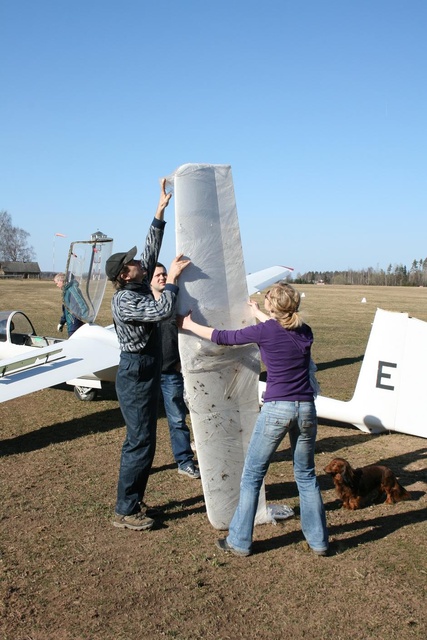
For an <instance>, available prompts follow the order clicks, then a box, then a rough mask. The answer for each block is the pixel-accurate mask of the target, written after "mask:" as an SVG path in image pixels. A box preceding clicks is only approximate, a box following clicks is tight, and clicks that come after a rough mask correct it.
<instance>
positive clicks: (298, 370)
mask: <svg viewBox="0 0 427 640" xmlns="http://www.w3.org/2000/svg"><path fill="white" fill-rule="evenodd" d="M211 340H212V342H216V344H223V345H241V344H250V343H255V344H257V345H258V346H259V348H260V352H261V358H262V360H263V362H264V364H265V366H266V368H267V389H266V392H265V396H264V402H272V401H273V400H286V401H292V402H294V401H297V400H298V401H300V402H311V401H313V399H314V398H313V390H312V388H311V385H310V376H309V365H310V352H311V345H312V343H313V333H312V331H311V328H310V327H309V326H308V325H307V324H303V325H302V327H300V328H299V329H295V330H289V329H284V328H283V327H282V326H281V325H280V324H279V323H278V322H277V321H276V320H267V321H266V322H260V323H259V324H255V325H252V326H250V327H245V328H244V329H239V330H237V331H225V330H224V331H219V330H218V329H214V331H213V333H212V338H211Z"/></svg>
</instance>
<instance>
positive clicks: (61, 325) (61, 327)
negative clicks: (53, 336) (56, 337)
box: [56, 323, 64, 331]
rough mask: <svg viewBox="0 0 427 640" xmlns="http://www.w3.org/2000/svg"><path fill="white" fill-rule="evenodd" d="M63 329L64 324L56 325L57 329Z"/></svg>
mask: <svg viewBox="0 0 427 640" xmlns="http://www.w3.org/2000/svg"><path fill="white" fill-rule="evenodd" d="M63 329H64V325H63V324H61V323H59V324H58V326H57V327H56V330H57V331H62V330H63Z"/></svg>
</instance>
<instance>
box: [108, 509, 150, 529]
mask: <svg viewBox="0 0 427 640" xmlns="http://www.w3.org/2000/svg"><path fill="white" fill-rule="evenodd" d="M153 524H154V520H152V519H151V518H149V517H148V516H146V515H145V513H142V511H139V512H138V513H132V515H130V516H122V515H120V513H115V514H114V520H113V525H114V526H115V527H118V528H119V529H133V530H134V531H145V530H146V529H151V527H152V526H153Z"/></svg>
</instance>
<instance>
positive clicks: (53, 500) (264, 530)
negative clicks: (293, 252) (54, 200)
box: [0, 281, 427, 640]
mask: <svg viewBox="0 0 427 640" xmlns="http://www.w3.org/2000/svg"><path fill="white" fill-rule="evenodd" d="M300 290H301V291H302V292H304V293H305V298H304V300H303V309H304V310H305V311H306V313H307V321H308V322H309V324H311V326H312V327H313V330H314V333H315V339H316V344H315V349H314V358H315V360H316V362H317V363H318V366H319V374H318V378H319V381H320V384H321V387H322V393H323V394H324V395H328V396H332V397H336V398H339V399H342V400H348V399H350V398H351V396H352V393H353V390H354V386H355V384H356V380H357V375H358V371H359V368H360V363H361V358H362V356H363V353H364V349H365V346H366V342H367V339H368V336H369V331H370V326H371V323H372V320H373V317H374V314H375V309H376V307H378V306H379V307H381V308H384V309H390V310H395V311H407V312H409V313H410V314H411V315H414V316H416V317H418V318H420V319H422V320H426V321H427V290H426V289H409V288H389V287H383V288H380V287H372V288H371V287H365V288H363V287H328V286H323V287H315V286H304V287H300ZM110 296H111V291H110V290H109V289H108V290H107V295H106V299H105V302H104V304H103V307H102V310H101V314H100V317H99V322H100V324H108V323H110V322H111V316H110V313H109V298H110ZM363 298H366V301H367V302H366V303H361V300H362V299H363ZM260 300H261V296H260ZM0 307H1V308H2V309H12V308H18V309H20V310H22V311H25V312H26V313H27V314H28V315H29V316H30V318H31V319H32V320H33V322H34V324H35V326H36V329H37V330H38V332H39V333H41V334H45V335H46V334H48V335H55V328H56V324H57V321H58V315H59V310H60V303H59V296H58V290H57V289H56V288H55V287H54V285H53V284H52V283H47V282H28V281H18V282H13V283H12V282H7V281H0ZM414 401H415V402H419V403H420V404H421V405H423V401H424V398H415V399H414ZM0 412H1V418H0V478H1V495H2V505H1V511H0V640H146V639H148V638H150V639H153V640H157V639H161V638H176V639H178V640H197V639H202V638H203V639H206V640H235V639H236V638H243V639H245V640H264V639H265V640H267V639H269V640H276V639H279V638H293V639H295V640H300V639H301V640H302V639H310V640H324V639H325V640H326V639H328V640H329V639H330V638H333V639H334V640H378V639H379V638H387V639H394V638H396V639H398V638H399V639H400V640H409V639H415V638H416V639H420V640H421V638H422V639H424V638H426V637H427V621H426V615H427V614H426V583H427V554H426V548H427V527H426V518H427V472H426V466H427V465H426V459H427V440H426V439H423V438H415V437H411V436H405V435H402V434H396V433H386V434H384V435H380V436H371V435H367V434H364V433H362V432H360V431H358V430H356V429H354V428H351V427H344V426H332V425H331V424H324V423H320V425H319V435H318V442H317V447H316V468H317V472H318V476H319V482H320V484H321V488H322V493H323V497H324V501H325V505H326V509H327V519H328V525H329V530H330V536H331V549H332V555H331V556H330V557H327V558H318V557H315V556H314V555H313V554H312V553H311V552H310V551H309V550H307V548H306V545H305V544H304V541H303V538H302V535H301V530H300V524H299V518H298V495H297V492H296V489H295V485H294V482H293V475H292V466H291V460H290V456H289V446H288V441H287V440H285V441H284V442H283V443H282V446H281V447H280V449H279V451H278V452H277V454H276V456H275V458H274V461H273V463H272V465H271V468H270V470H269V473H268V476H267V479H266V490H267V500H268V501H269V502H272V503H285V504H288V505H290V506H292V507H293V508H294V509H295V511H296V517H295V518H294V519H290V520H286V521H284V522H283V523H281V524H277V525H263V526H259V527H256V530H255V544H254V555H252V556H250V557H249V558H243V559H242V558H236V557H234V556H227V555H226V554H221V552H219V551H217V550H216V548H215V546H214V541H215V539H216V538H217V537H218V536H219V535H220V534H218V532H216V531H215V530H214V529H213V528H212V526H211V525H210V524H209V522H208V520H207V517H206V514H205V509H204V503H203V495H202V490H201V484H200V482H198V481H194V480H190V479H187V478H185V477H183V476H179V475H178V474H177V472H176V468H175V465H174V464H173V459H172V455H171V450H170V444H169V436H168V429H167V424H166V421H165V418H164V415H163V413H162V412H161V413H160V417H159V424H158V447H157V453H156V458H155V463H154V468H153V474H152V477H151V478H150V481H149V485H148V493H147V502H149V504H152V505H159V506H161V507H162V508H163V516H162V517H161V518H160V519H159V523H158V526H157V528H156V529H155V530H153V531H151V532H144V533H135V532H131V531H126V530H118V529H115V528H114V527H112V526H111V523H110V521H111V517H112V512H113V508H114V499H115V489H116V480H117V468H118V461H119V454H120V447H121V443H122V440H123V436H124V426H123V420H122V417H121V414H120V410H119V408H118V404H117V400H116V397H115V393H114V386H113V385H110V386H106V387H105V388H104V389H103V391H102V393H101V394H100V396H99V398H98V400H96V401H95V402H79V401H78V400H77V399H76V398H75V397H74V394H73V392H72V389H71V388H70V387H66V386H61V387H59V388H54V389H46V390H44V391H40V392H37V393H34V394H32V395H29V396H26V397H23V398H20V399H17V400H13V401H11V402H8V403H5V404H2V405H0ZM421 417H422V419H423V420H424V421H425V416H424V414H423V410H421ZM336 455H339V456H342V457H345V458H347V459H348V460H350V462H351V463H352V465H353V466H360V465H364V464H369V463H374V462H378V461H381V462H383V463H384V464H387V465H389V466H390V467H391V468H392V469H393V470H394V471H395V472H396V474H397V475H398V477H399V479H400V481H401V482H402V484H403V485H404V486H405V487H406V488H407V489H408V490H409V491H411V493H412V495H413V500H411V501H410V502H403V503H400V504H396V505H391V506H389V505H385V504H378V505H374V506H370V507H368V508H366V509H363V510H360V511H355V512H347V511H346V512H344V511H343V510H341V509H340V508H339V505H338V501H337V499H336V496H335V493H334V490H333V487H332V482H331V480H330V478H329V477H328V476H326V475H325V474H324V472H323V467H324V466H325V464H326V463H327V462H328V461H329V460H330V459H331V458H332V457H335V456H336Z"/></svg>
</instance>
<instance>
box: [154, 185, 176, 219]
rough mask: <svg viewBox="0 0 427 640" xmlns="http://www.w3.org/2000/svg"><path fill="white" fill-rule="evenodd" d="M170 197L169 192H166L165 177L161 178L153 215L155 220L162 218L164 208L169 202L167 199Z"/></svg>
mask: <svg viewBox="0 0 427 640" xmlns="http://www.w3.org/2000/svg"><path fill="white" fill-rule="evenodd" d="M171 198H172V194H171V193H166V178H162V180H161V187H160V198H159V204H158V205H157V211H156V215H155V216H154V217H155V218H157V220H163V219H164V214H165V209H166V207H167V206H168V204H169V200H170V199H171Z"/></svg>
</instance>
